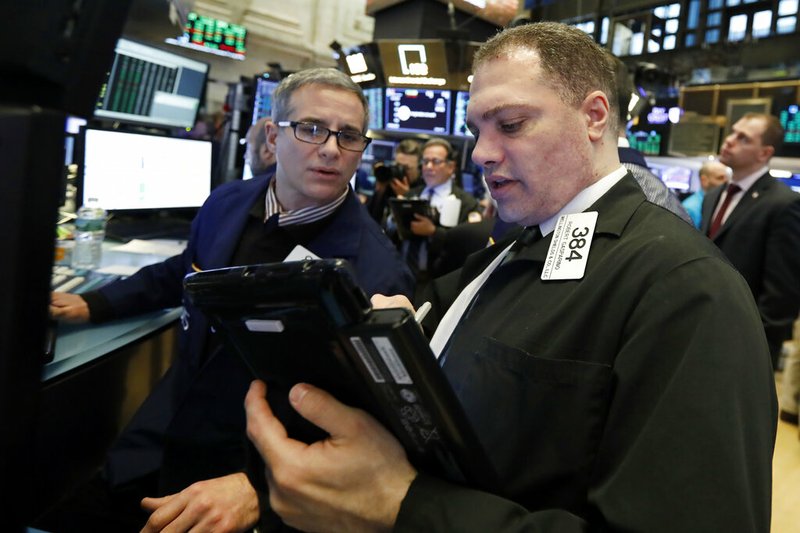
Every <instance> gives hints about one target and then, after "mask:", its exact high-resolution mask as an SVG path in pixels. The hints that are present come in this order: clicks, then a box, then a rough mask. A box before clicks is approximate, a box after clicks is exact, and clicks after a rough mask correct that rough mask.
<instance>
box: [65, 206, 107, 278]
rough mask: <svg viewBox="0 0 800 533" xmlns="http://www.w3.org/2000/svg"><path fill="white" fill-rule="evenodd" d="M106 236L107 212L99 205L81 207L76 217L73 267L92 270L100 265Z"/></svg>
mask: <svg viewBox="0 0 800 533" xmlns="http://www.w3.org/2000/svg"><path fill="white" fill-rule="evenodd" d="M105 236H106V212H105V211H104V210H103V209H100V208H99V207H86V206H84V207H81V208H80V209H79V210H78V218H77V219H75V247H74V248H73V249H72V268H73V269H75V270H92V269H95V268H97V267H99V266H100V259H101V258H102V254H103V239H105Z"/></svg>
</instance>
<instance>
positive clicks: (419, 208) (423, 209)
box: [389, 198, 436, 240]
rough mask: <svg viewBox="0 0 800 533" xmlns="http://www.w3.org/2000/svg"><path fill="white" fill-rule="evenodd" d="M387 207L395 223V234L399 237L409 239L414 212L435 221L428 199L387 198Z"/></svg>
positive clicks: (411, 234) (412, 235)
mask: <svg viewBox="0 0 800 533" xmlns="http://www.w3.org/2000/svg"><path fill="white" fill-rule="evenodd" d="M389 209H391V211H392V216H393V217H394V219H395V221H396V224H397V234H398V235H399V236H400V238H401V239H403V240H405V239H411V238H413V237H414V236H415V235H414V234H413V233H411V222H412V221H413V220H414V215H415V214H420V215H422V216H426V217H428V218H430V219H431V220H433V221H434V223H435V222H436V216H435V213H434V211H433V208H432V207H431V205H430V203H429V202H428V200H424V199H422V198H389Z"/></svg>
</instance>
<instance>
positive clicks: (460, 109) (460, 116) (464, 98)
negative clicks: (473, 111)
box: [453, 91, 474, 137]
mask: <svg viewBox="0 0 800 533" xmlns="http://www.w3.org/2000/svg"><path fill="white" fill-rule="evenodd" d="M468 103H469V91H458V92H456V107H455V110H454V111H453V135H457V136H459V137H474V135H472V132H471V131H470V130H469V128H467V104H468Z"/></svg>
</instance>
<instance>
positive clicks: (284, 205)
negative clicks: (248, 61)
mask: <svg viewBox="0 0 800 533" xmlns="http://www.w3.org/2000/svg"><path fill="white" fill-rule="evenodd" d="M367 123H368V107H367V102H366V99H365V98H364V96H363V93H362V91H361V90H360V88H359V87H358V86H357V85H355V84H354V83H353V82H352V81H351V80H350V78H349V77H348V76H346V75H345V74H343V73H341V72H339V71H337V70H334V69H309V70H305V71H301V72H298V73H296V74H293V75H292V76H290V77H288V78H286V79H284V80H283V81H282V82H281V83H280V85H279V86H278V87H277V88H276V90H275V92H274V93H273V111H272V122H270V123H268V124H267V126H266V145H267V148H268V150H269V151H270V152H273V153H274V154H275V156H276V167H275V171H274V175H273V174H269V175H264V176H261V177H256V178H254V179H252V180H247V181H237V182H232V183H227V184H225V185H222V186H220V187H219V188H217V189H215V190H214V192H213V193H212V194H211V196H210V197H209V199H208V200H207V201H206V203H205V204H204V206H203V207H202V209H201V210H200V212H199V213H198V215H197V217H196V219H195V220H194V222H193V224H192V234H191V237H190V241H189V243H188V246H187V248H186V251H185V252H184V253H183V254H182V255H179V256H176V257H173V258H171V259H168V260H167V261H165V262H163V263H160V264H158V265H153V266H151V267H147V268H145V269H143V270H142V271H140V272H139V273H137V274H136V275H134V276H132V277H131V278H128V279H127V280H123V281H120V282H117V283H116V284H112V285H109V286H107V287H104V288H103V289H101V290H100V291H97V292H95V293H91V294H86V295H83V297H80V296H74V295H54V297H53V301H52V304H51V312H52V314H53V316H55V317H56V318H62V319H71V320H72V321H86V320H91V321H93V322H97V321H102V320H108V319H112V318H117V317H123V316H130V315H133V314H137V313H142V312H146V311H152V310H155V309H159V308H164V307H176V306H179V305H183V306H184V309H185V312H184V315H183V317H182V325H183V331H182V332H181V342H180V345H181V353H180V354H179V356H178V358H177V359H176V361H175V362H174V363H173V365H172V367H171V368H170V369H169V371H168V373H167V374H166V376H165V377H164V378H163V379H162V380H161V382H159V384H158V385H157V387H156V389H155V390H154V391H153V393H151V395H150V396H149V397H148V398H147V400H146V401H145V403H144V404H143V406H142V407H141V408H140V410H139V411H138V412H137V414H136V415H135V416H134V418H133V420H132V421H131V423H130V424H129V426H128V427H127V428H126V429H125V430H124V431H123V433H122V435H121V436H120V438H119V439H118V441H117V442H116V443H115V445H114V446H112V449H111V451H110V453H109V457H108V461H107V465H106V468H105V471H104V473H103V475H102V476H99V477H98V478H97V479H95V480H93V484H92V485H90V490H92V491H93V494H96V495H99V496H97V497H88V496H86V491H82V492H81V493H80V494H81V495H76V496H75V498H74V499H71V500H69V501H67V502H65V504H64V505H62V506H60V507H61V508H62V509H61V510H62V512H61V514H53V515H51V516H50V517H49V520H50V521H49V522H44V523H43V524H41V525H42V526H44V525H47V524H49V525H51V526H52V527H50V528H45V529H52V530H57V531H73V530H74V531H86V530H102V531H139V530H140V529H141V528H142V525H143V524H145V522H147V524H146V525H145V528H144V531H160V530H162V529H165V528H169V529H170V530H173V529H174V530H178V531H188V530H190V529H196V530H215V531H242V530H246V529H248V528H252V527H253V526H254V525H255V524H256V523H257V521H258V519H259V515H260V514H261V513H260V510H259V496H258V494H257V493H256V491H255V489H254V488H253V486H252V485H251V483H250V481H249V480H248V478H247V476H246V475H245V474H244V473H243V472H244V471H245V467H246V462H247V461H246V455H247V454H246V446H245V445H246V442H247V439H246V436H245V431H244V430H245V420H244V410H243V408H242V405H243V401H244V396H245V393H246V391H247V388H248V386H249V383H250V381H251V380H252V379H253V376H252V374H250V373H249V371H247V370H246V369H245V368H244V366H243V364H242V363H241V361H240V360H239V359H238V358H237V357H236V356H235V355H233V354H231V353H229V352H227V351H226V350H224V348H223V346H222V342H221V340H220V339H218V338H217V337H216V334H215V332H214V331H213V330H211V329H210V328H209V326H208V322H207V320H206V318H205V317H204V316H203V315H202V313H200V312H199V311H198V310H197V309H194V308H193V307H192V306H191V304H190V303H189V302H187V301H183V294H182V280H183V277H184V276H185V275H186V274H188V273H190V272H193V271H198V270H208V269H214V268H221V267H226V266H231V265H244V264H256V263H266V262H279V261H283V260H284V258H287V256H290V254H291V256H299V257H306V256H309V255H312V254H313V255H316V256H318V257H322V258H334V257H335V258H342V259H346V260H348V261H349V262H350V263H351V264H352V265H353V267H354V270H355V273H356V279H357V280H358V282H359V284H360V285H361V287H362V288H363V289H364V291H365V292H366V293H367V294H370V295H371V294H375V293H383V294H392V293H393V292H400V293H403V294H406V295H408V296H411V295H412V292H413V277H412V275H411V273H410V272H409V271H408V269H407V268H406V267H405V265H404V263H403V261H402V259H401V258H400V255H399V253H398V252H397V250H396V248H395V246H394V245H393V244H392V243H391V241H389V239H388V238H387V237H386V236H385V235H384V234H383V232H382V231H381V229H380V227H379V226H378V225H377V223H376V222H375V221H374V220H372V218H371V217H370V216H369V214H368V213H367V211H366V210H365V209H364V207H363V206H362V205H361V204H360V202H359V201H358V199H357V198H356V196H355V193H354V192H353V191H352V190H351V189H350V187H349V180H350V178H351V176H352V175H353V173H354V172H355V170H356V167H357V166H358V164H359V162H360V160H361V154H362V152H363V151H364V149H365V148H366V147H367V146H368V145H369V142H370V139H369V138H368V137H366V136H365V135H364V132H365V131H366V129H367ZM265 349H267V350H268V347H265ZM154 496H160V497H154ZM142 498H144V500H143V501H142ZM98 499H100V501H98ZM140 502H141V507H142V508H143V509H144V512H142V511H140V510H139V506H140ZM64 509H66V514H65V513H64V512H63V511H64ZM70 520H71V522H70Z"/></svg>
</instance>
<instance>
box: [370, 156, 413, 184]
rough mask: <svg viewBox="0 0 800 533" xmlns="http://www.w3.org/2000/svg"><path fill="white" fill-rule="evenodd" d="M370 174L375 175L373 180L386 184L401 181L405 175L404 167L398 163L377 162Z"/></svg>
mask: <svg viewBox="0 0 800 533" xmlns="http://www.w3.org/2000/svg"><path fill="white" fill-rule="evenodd" d="M372 172H373V173H374V174H375V179H376V180H377V181H379V182H380V183H388V182H390V181H392V180H393V179H395V178H397V179H403V176H405V175H406V167H405V165H401V164H399V163H388V164H387V163H384V162H382V161H379V162H378V163H375V164H374V165H373V167H372Z"/></svg>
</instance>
